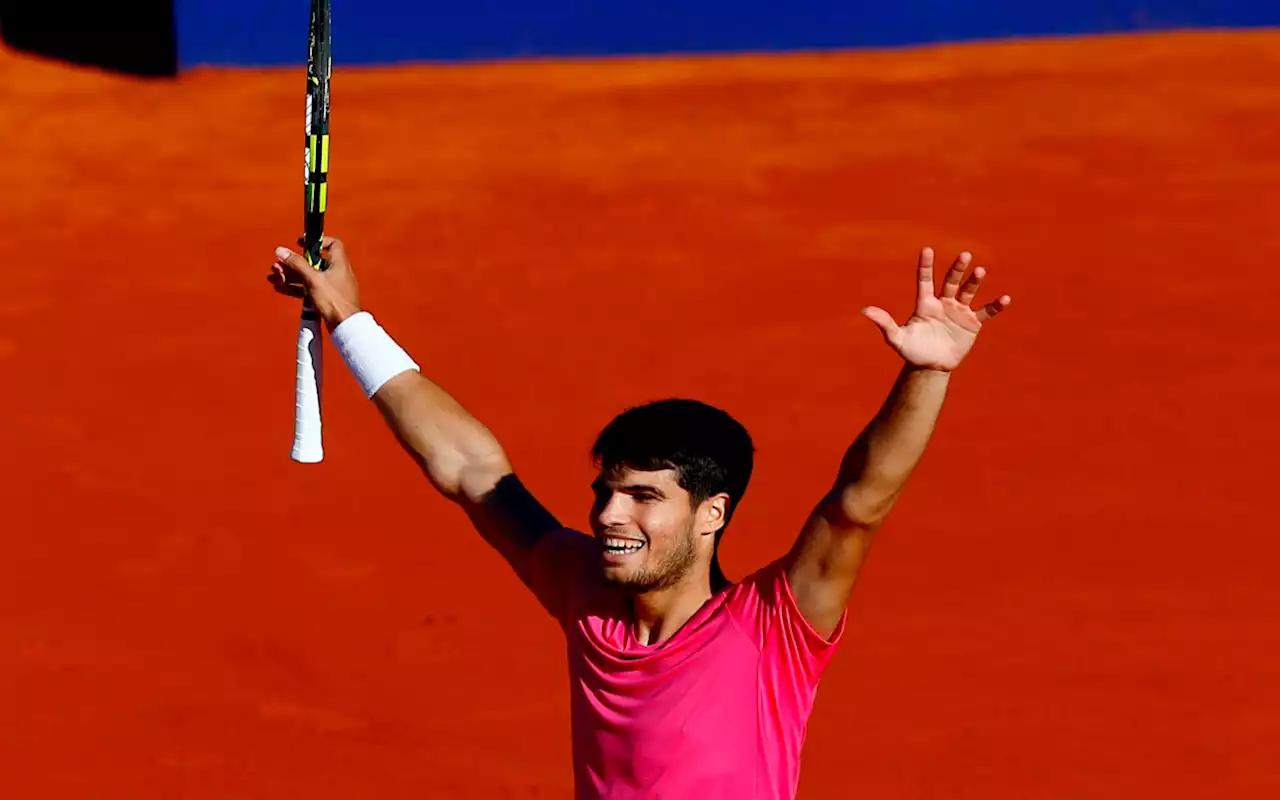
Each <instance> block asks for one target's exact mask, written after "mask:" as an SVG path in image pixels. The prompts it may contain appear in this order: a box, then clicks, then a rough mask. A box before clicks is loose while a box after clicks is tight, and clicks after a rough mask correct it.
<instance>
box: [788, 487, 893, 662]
mask: <svg viewBox="0 0 1280 800" xmlns="http://www.w3.org/2000/svg"><path fill="white" fill-rule="evenodd" d="M874 535H875V529H874V528H873V527H869V526H864V525H859V524H855V523H853V522H851V521H850V520H849V518H848V516H847V515H846V514H845V513H844V512H843V509H842V506H841V500H840V497H839V495H838V494H832V495H830V496H828V497H826V498H824V499H823V500H822V502H820V503H819V504H818V506H817V507H816V508H815V509H814V510H813V513H812V514H811V515H810V516H809V519H808V521H807V522H806V523H805V526H804V529H803V530H802V531H801V532H800V536H799V537H798V538H797V539H796V542H795V545H794V546H793V547H792V548H791V552H790V553H789V554H788V556H787V580H788V582H789V583H790V584H791V590H792V592H793V594H794V595H795V601H796V607H797V608H798V609H799V610H800V613H801V614H803V615H804V617H805V619H806V620H807V621H808V622H809V624H810V625H812V626H813V627H814V629H815V630H816V631H818V632H819V633H820V634H822V635H823V636H829V635H831V634H832V633H833V632H834V631H835V630H836V627H837V626H838V625H839V623H840V619H841V617H842V616H843V615H844V611H845V607H846V606H847V605H848V603H849V596H850V594H851V593H852V592H853V585H854V583H855V582H856V581H857V579H858V572H859V571H860V570H861V568H862V564H863V561H865V560H866V555H867V550H868V549H869V548H870V546H871V540H872V538H873V537H874Z"/></svg>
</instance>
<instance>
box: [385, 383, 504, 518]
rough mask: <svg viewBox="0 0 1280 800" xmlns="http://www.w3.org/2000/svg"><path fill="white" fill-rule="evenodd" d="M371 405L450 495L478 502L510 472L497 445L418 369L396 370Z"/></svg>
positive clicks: (423, 467) (492, 437) (445, 492)
mask: <svg viewBox="0 0 1280 800" xmlns="http://www.w3.org/2000/svg"><path fill="white" fill-rule="evenodd" d="M373 402H374V405H375V406H376V407H377V409H378V411H379V412H380V413H381V414H382V417H383V419H385V420H386V422H387V426H388V427H390V428H391V431H392V432H393V433H394V434H395V435H396V438H397V439H398V440H399V441H400V444H401V446H402V447H404V449H405V450H406V451H407V452H408V453H409V455H411V456H412V457H413V458H414V460H415V461H417V462H418V465H419V466H420V467H421V468H422V471H423V473H425V474H426V476H427V477H428V478H429V479H430V480H431V483H432V484H433V485H434V486H435V487H436V488H437V489H438V490H440V492H441V493H442V494H444V495H445V496H446V497H448V498H449V499H451V500H455V501H459V502H461V501H470V502H474V503H478V502H480V501H481V500H482V499H483V498H484V497H485V496H486V495H487V494H488V493H489V491H491V490H492V489H493V488H494V486H495V485H496V484H497V483H498V481H499V480H501V478H502V477H503V476H505V475H508V474H509V473H510V472H511V465H510V463H509V462H508V460H507V456H506V454H505V453H504V452H503V450H502V446H501V445H500V444H499V443H498V440H497V438H496V437H495V436H494V435H493V434H492V433H491V432H490V431H489V429H488V428H486V427H485V426H484V425H483V424H482V423H481V422H480V421H479V420H478V419H476V418H475V417H473V416H472V415H471V414H470V413H468V412H467V410H466V409H465V408H463V407H462V405H461V404H460V403H459V402H458V401H457V400H455V399H454V398H453V397H452V396H451V395H450V394H449V393H448V392H446V391H445V390H444V389H442V388H440V387H439V386H437V385H436V384H435V383H433V382H432V381H430V380H429V379H428V378H426V377H424V376H423V375H421V374H420V373H418V372H415V371H409V372H402V373H400V374H399V375H397V376H396V377H394V378H392V379H391V380H389V381H387V383H385V384H384V385H383V386H382V388H380V389H379V390H378V391H377V393H376V394H374V396H373Z"/></svg>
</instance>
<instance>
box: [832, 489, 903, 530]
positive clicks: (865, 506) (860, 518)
mask: <svg viewBox="0 0 1280 800" xmlns="http://www.w3.org/2000/svg"><path fill="white" fill-rule="evenodd" d="M898 494H899V492H896V491H878V490H875V489H873V488H869V487H866V486H859V485H854V486H849V487H846V488H845V489H843V490H840V491H838V492H836V493H835V495H834V496H833V497H832V498H831V500H832V502H831V503H830V506H831V512H832V513H833V514H834V515H835V516H836V517H837V519H835V520H832V521H833V522H835V523H836V524H837V525H838V526H839V527H841V528H858V529H862V530H867V531H875V530H878V529H879V528H880V526H881V525H883V524H884V521H885V519H887V518H888V516H889V512H890V511H891V510H893V506H894V504H895V503H896V502H897V500H898Z"/></svg>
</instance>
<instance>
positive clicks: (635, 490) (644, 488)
mask: <svg viewBox="0 0 1280 800" xmlns="http://www.w3.org/2000/svg"><path fill="white" fill-rule="evenodd" d="M618 488H619V489H621V490H622V491H624V492H626V493H627V494H651V495H654V496H656V497H664V498H665V497H666V495H665V494H663V493H662V490H661V489H659V488H658V487H657V486H650V485H649V484H647V483H628V484H627V485H625V486H619V487H618Z"/></svg>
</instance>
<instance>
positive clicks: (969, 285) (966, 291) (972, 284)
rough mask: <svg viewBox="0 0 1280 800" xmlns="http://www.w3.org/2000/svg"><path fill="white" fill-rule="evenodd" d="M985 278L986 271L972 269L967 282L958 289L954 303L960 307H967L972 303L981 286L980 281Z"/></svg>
mask: <svg viewBox="0 0 1280 800" xmlns="http://www.w3.org/2000/svg"><path fill="white" fill-rule="evenodd" d="M986 276H987V271H986V269H984V268H983V267H974V268H973V272H972V273H971V274H970V275H969V280H967V281H965V282H964V285H963V286H961V287H960V293H959V294H957V295H956V302H957V303H959V304H960V305H962V306H967V305H969V304H970V303H972V302H973V298H974V297H976V296H977V294H978V287H980V286H981V285H982V279H983V278H985V277H986Z"/></svg>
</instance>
